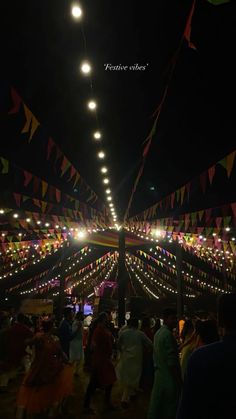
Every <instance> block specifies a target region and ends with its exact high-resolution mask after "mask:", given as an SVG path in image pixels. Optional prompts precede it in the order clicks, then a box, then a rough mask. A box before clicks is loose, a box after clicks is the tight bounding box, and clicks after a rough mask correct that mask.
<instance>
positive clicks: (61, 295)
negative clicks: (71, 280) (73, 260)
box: [59, 275, 65, 319]
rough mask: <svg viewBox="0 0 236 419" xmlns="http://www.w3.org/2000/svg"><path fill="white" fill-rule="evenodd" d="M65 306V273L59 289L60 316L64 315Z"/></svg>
mask: <svg viewBox="0 0 236 419" xmlns="http://www.w3.org/2000/svg"><path fill="white" fill-rule="evenodd" d="M64 307H65V278H64V275H63V277H61V279H60V289H59V318H60V319H62V317H63V310H64Z"/></svg>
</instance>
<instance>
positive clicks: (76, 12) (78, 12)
mask: <svg viewBox="0 0 236 419" xmlns="http://www.w3.org/2000/svg"><path fill="white" fill-rule="evenodd" d="M71 14H72V16H73V17H74V18H75V19H80V18H81V17H82V14H83V12H82V9H81V7H80V6H79V4H73V5H72V7H71Z"/></svg>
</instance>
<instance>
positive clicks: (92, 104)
mask: <svg viewBox="0 0 236 419" xmlns="http://www.w3.org/2000/svg"><path fill="white" fill-rule="evenodd" d="M71 14H72V16H73V18H74V19H76V20H81V18H82V17H83V10H82V8H81V6H80V4H72V6H71ZM80 71H81V73H82V74H83V75H84V76H86V77H88V76H90V75H91V73H92V65H91V63H90V62H89V61H87V60H86V61H83V62H82V63H81V65H80ZM91 86H92V84H91ZM87 107H88V109H89V110H90V111H91V112H96V111H97V102H96V101H95V100H94V99H91V100H89V101H88V103H87ZM93 138H94V140H95V141H97V142H99V141H100V140H101V139H102V133H101V131H99V130H97V131H95V132H94V133H93ZM97 156H98V159H99V160H101V161H104V159H105V158H106V154H105V152H104V151H103V150H100V151H99V152H98V154H97ZM100 171H101V173H102V175H103V180H102V182H103V184H104V186H105V187H106V189H105V194H106V200H107V201H108V204H109V209H110V213H111V215H112V218H113V221H114V223H116V221H117V215H116V211H115V208H114V204H113V202H112V195H111V189H110V187H108V185H109V184H110V179H109V177H108V176H107V173H108V168H107V166H105V165H104V166H102V167H101V169H100Z"/></svg>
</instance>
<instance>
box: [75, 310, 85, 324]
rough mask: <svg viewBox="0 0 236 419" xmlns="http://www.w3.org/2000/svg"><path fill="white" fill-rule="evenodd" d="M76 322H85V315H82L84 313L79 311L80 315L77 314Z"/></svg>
mask: <svg viewBox="0 0 236 419" xmlns="http://www.w3.org/2000/svg"><path fill="white" fill-rule="evenodd" d="M75 320H79V321H81V322H82V321H83V320H84V314H83V313H82V311H78V313H76V315H75Z"/></svg>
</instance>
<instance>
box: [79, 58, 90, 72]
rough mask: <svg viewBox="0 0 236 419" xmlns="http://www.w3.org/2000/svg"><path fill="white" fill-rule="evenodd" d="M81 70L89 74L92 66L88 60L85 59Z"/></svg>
mask: <svg viewBox="0 0 236 419" xmlns="http://www.w3.org/2000/svg"><path fill="white" fill-rule="evenodd" d="M80 70H81V72H82V73H83V74H85V75H88V74H90V73H91V70H92V68H91V65H90V64H89V63H88V62H87V61H84V62H83V63H82V64H81V66H80Z"/></svg>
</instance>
